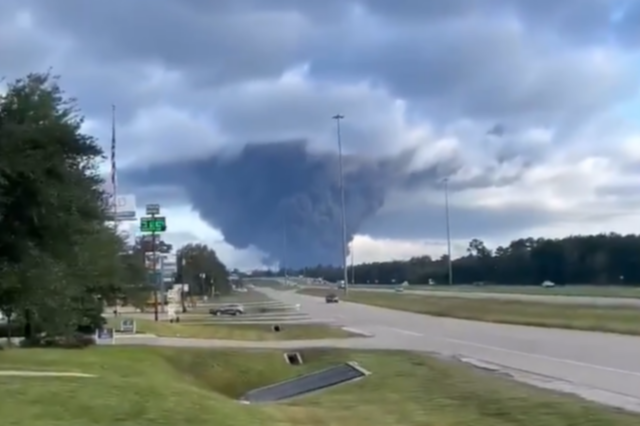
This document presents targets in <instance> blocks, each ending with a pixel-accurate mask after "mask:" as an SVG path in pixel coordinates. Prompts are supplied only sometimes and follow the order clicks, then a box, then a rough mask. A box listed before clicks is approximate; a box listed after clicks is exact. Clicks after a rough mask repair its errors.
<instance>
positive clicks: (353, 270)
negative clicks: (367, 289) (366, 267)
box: [350, 241, 356, 284]
mask: <svg viewBox="0 0 640 426" xmlns="http://www.w3.org/2000/svg"><path fill="white" fill-rule="evenodd" d="M350 246H351V284H355V283H356V265H354V262H353V256H354V252H355V247H354V244H353V241H351V244H350Z"/></svg>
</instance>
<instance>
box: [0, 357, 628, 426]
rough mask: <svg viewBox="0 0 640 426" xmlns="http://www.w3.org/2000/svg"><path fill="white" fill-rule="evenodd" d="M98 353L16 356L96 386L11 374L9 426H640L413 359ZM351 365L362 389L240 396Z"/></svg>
mask: <svg viewBox="0 0 640 426" xmlns="http://www.w3.org/2000/svg"><path fill="white" fill-rule="evenodd" d="M302 354H303V357H304V359H305V360H306V363H305V364H304V365H302V366H297V367H292V366H289V365H287V364H286V363H285V362H284V360H283V357H282V353H281V352H278V351H270V350H269V351H266V350H265V351H250V352H242V351H226V350H225V351H222V350H220V351H215V350H205V349H178V348H134V347H100V348H91V349H86V350H80V351H70V350H59V349H58V350H55V349H52V350H45V349H30V350H26V349H12V350H5V351H3V352H0V370H6V369H12V370H16V369H24V370H27V369H28V370H34V369H39V370H43V369H46V370H48V371H77V372H82V373H87V374H95V375H97V376H99V377H96V378H73V377H3V376H1V375H0V389H2V395H3V397H2V398H0V412H1V413H2V424H3V425H7V426H62V425H64V426H86V425H93V426H101V425H104V426H113V425H116V424H117V425H122V426H147V425H148V426H159V425H171V426H173V425H189V426H210V425H212V424H215V425H216V426H226V425H229V426H237V425H244V426H253V425H256V426H258V425H260V426H262V425H278V426H298V425H305V426H329V425H353V426H359V425H360V426H364V425H366V426H397V425H403V426H444V425H449V426H454V425H455V426H463V425H464V426H466V425H474V426H567V425H580V426H603V425H607V426H635V425H638V424H640V423H639V422H640V416H636V415H632V414H628V413H623V412H620V411H619V410H613V409H609V408H606V407H604V406H600V405H597V404H594V403H589V402H586V401H584V400H581V399H579V398H577V397H573V396H569V395H564V394H559V393H552V392H547V391H543V390H541V389H536V388H532V387H529V386H527V385H523V384H519V383H516V382H512V381H510V380H508V379H505V378H502V377H498V376H493V375H491V374H489V373H486V372H483V371H478V370H474V369H473V368H471V367H469V366H466V365H462V364H459V363H455V362H448V361H443V360H438V359H435V358H431V357H428V356H425V355H422V354H416V353H406V352H391V351H389V352H373V351H370V352H364V351H357V352H347V351H334V350H326V349H324V350H307V351H302ZM344 361H357V362H359V363H360V364H361V365H362V366H363V367H364V368H366V369H368V370H370V371H372V372H373V374H372V375H371V376H369V377H367V378H365V379H363V380H361V381H358V382H354V383H351V384H346V385H343V386H339V387H336V388H334V389H331V390H327V391H324V392H321V393H316V394H313V395H310V396H308V397H303V398H297V399H295V400H291V401H290V402H283V403H278V404H268V405H243V404H239V403H237V402H236V401H234V399H236V398H237V397H239V396H241V395H242V394H244V392H246V391H247V390H249V389H252V388H255V387H260V386H264V385H267V384H270V383H273V382H276V381H280V380H284V379H287V378H292V377H294V376H296V375H298V374H301V373H303V372H305V371H312V370H316V369H319V368H322V367H325V366H328V365H333V364H336V363H339V362H344Z"/></svg>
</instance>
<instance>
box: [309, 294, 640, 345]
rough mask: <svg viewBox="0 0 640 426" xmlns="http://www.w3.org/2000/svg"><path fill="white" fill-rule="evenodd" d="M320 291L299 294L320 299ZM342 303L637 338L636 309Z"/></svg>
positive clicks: (381, 297) (472, 302) (439, 301)
mask: <svg viewBox="0 0 640 426" xmlns="http://www.w3.org/2000/svg"><path fill="white" fill-rule="evenodd" d="M328 292H329V291H328V290H324V289H304V290H300V293H302V294H306V295H312V296H322V297H324V296H325V295H326V294H327V293H328ZM343 300H346V301H351V302H356V303H363V304H366V305H372V306H379V307H383V308H389V309H397V310H402V311H408V312H414V313H418V314H426V315H433V316H439V317H451V318H461V319H469V320H476V321H485V322H494V323H504V324H519V325H533V326H538V327H552V328H568V329H574V330H587V331H604V332H611V333H620V334H632V335H640V327H639V326H638V325H639V324H640V309H638V308H634V307H622V306H600V307H599V306H591V305H574V304H571V305H562V304H556V303H540V302H527V301H519V300H517V301H516V300H498V299H466V298H461V297H441V296H429V295H422V294H420V295H418V294H401V293H400V294H399V293H390V292H389V293H386V292H385V293H381V292H373V291H366V290H357V291H351V292H350V293H349V294H348V296H346V297H344V296H343Z"/></svg>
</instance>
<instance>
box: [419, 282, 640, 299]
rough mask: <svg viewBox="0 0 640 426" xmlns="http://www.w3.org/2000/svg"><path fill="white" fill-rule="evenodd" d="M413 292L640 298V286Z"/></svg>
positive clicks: (492, 287)
mask: <svg viewBox="0 0 640 426" xmlns="http://www.w3.org/2000/svg"><path fill="white" fill-rule="evenodd" d="M410 289H411V290H425V291H430V290H431V291H451V292H472V293H512V294H532V295H544V296H587V297H625V298H640V286H636V287H631V286H628V287H624V286H614V285H611V286H604V285H602V286H596V285H592V286H589V285H569V286H558V287H553V288H544V287H542V286H532V285H530V286H526V285H502V286H498V285H488V286H473V285H456V286H452V287H449V286H444V285H439V286H427V285H424V286H415V285H414V286H411V287H410Z"/></svg>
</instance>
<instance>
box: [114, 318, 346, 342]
mask: <svg viewBox="0 0 640 426" xmlns="http://www.w3.org/2000/svg"><path fill="white" fill-rule="evenodd" d="M120 320H121V318H118V319H117V320H115V319H110V320H109V322H110V324H111V326H113V327H115V328H116V329H117V328H118V327H119V326H120ZM136 328H137V332H139V333H148V334H154V335H156V336H159V337H184V338H192V339H220V340H270V341H273V340H308V339H340V338H345V337H357V336H358V335H355V334H352V333H350V332H348V331H345V330H342V329H341V328H339V327H333V326H330V325H325V324H281V325H280V331H279V332H275V331H273V329H272V328H271V324H220V323H204V324H200V323H196V324H190V323H170V322H168V321H158V322H155V321H153V320H141V319H137V320H136Z"/></svg>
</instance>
